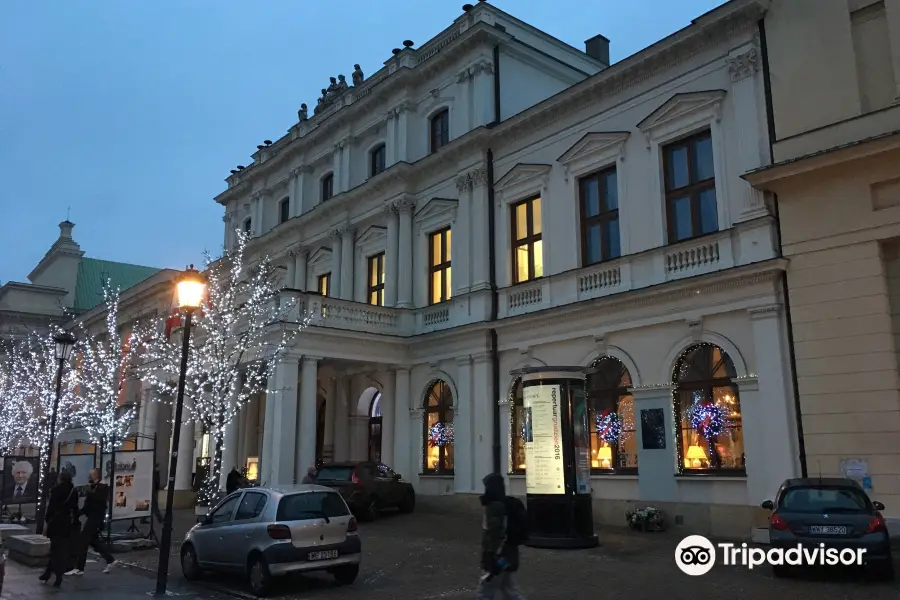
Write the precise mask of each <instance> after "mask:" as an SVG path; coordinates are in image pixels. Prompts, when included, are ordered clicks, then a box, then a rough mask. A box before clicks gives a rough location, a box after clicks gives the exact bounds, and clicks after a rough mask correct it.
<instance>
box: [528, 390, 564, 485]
mask: <svg viewBox="0 0 900 600" xmlns="http://www.w3.org/2000/svg"><path fill="white" fill-rule="evenodd" d="M523 406H524V408H525V464H526V465H527V468H526V469H525V493H526V494H564V493H565V492H566V475H565V469H564V467H563V464H564V460H563V441H562V422H561V420H560V408H559V406H560V387H559V386H558V385H533V386H530V387H526V388H525V390H524V393H523Z"/></svg>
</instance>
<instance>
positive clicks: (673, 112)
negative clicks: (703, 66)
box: [637, 90, 725, 139]
mask: <svg viewBox="0 0 900 600" xmlns="http://www.w3.org/2000/svg"><path fill="white" fill-rule="evenodd" d="M724 99H725V90H708V91H703V92H685V93H681V94H675V95H674V96H672V97H671V98H669V99H668V100H666V101H665V102H664V103H663V104H662V106H660V107H659V108H657V109H656V110H654V111H653V112H652V113H650V114H649V115H647V117H646V118H644V120H642V121H641V122H640V123H638V124H637V127H638V129H640V130H641V131H642V132H643V133H644V135H645V136H647V138H648V139H649V138H651V137H652V136H653V132H654V131H656V130H659V129H663V128H668V127H670V126H671V125H672V124H673V123H679V122H681V121H693V120H696V119H698V117H699V118H700V119H708V120H712V119H715V120H716V121H719V120H721V118H722V101H723V100H724Z"/></svg>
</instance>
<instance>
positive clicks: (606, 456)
mask: <svg viewBox="0 0 900 600" xmlns="http://www.w3.org/2000/svg"><path fill="white" fill-rule="evenodd" d="M597 460H599V461H600V468H601V469H609V468H611V467H612V448H610V447H609V446H600V447H599V448H597Z"/></svg>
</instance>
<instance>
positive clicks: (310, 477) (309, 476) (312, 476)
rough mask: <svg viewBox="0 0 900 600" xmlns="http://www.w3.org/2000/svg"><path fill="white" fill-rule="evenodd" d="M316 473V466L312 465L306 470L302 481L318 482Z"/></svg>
mask: <svg viewBox="0 0 900 600" xmlns="http://www.w3.org/2000/svg"><path fill="white" fill-rule="evenodd" d="M316 475H318V471H317V470H316V468H315V467H310V468H308V469H307V470H306V475H304V476H303V480H302V481H301V482H300V483H316Z"/></svg>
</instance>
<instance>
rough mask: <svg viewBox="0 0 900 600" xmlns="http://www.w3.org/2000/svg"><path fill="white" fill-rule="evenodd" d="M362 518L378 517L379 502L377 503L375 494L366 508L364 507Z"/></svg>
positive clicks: (370, 519)
mask: <svg viewBox="0 0 900 600" xmlns="http://www.w3.org/2000/svg"><path fill="white" fill-rule="evenodd" d="M362 518H363V520H365V521H374V520H375V519H377V518H378V504H377V503H376V499H375V496H372V498H371V499H370V500H369V503H368V504H367V505H366V508H365V509H363V511H362Z"/></svg>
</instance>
